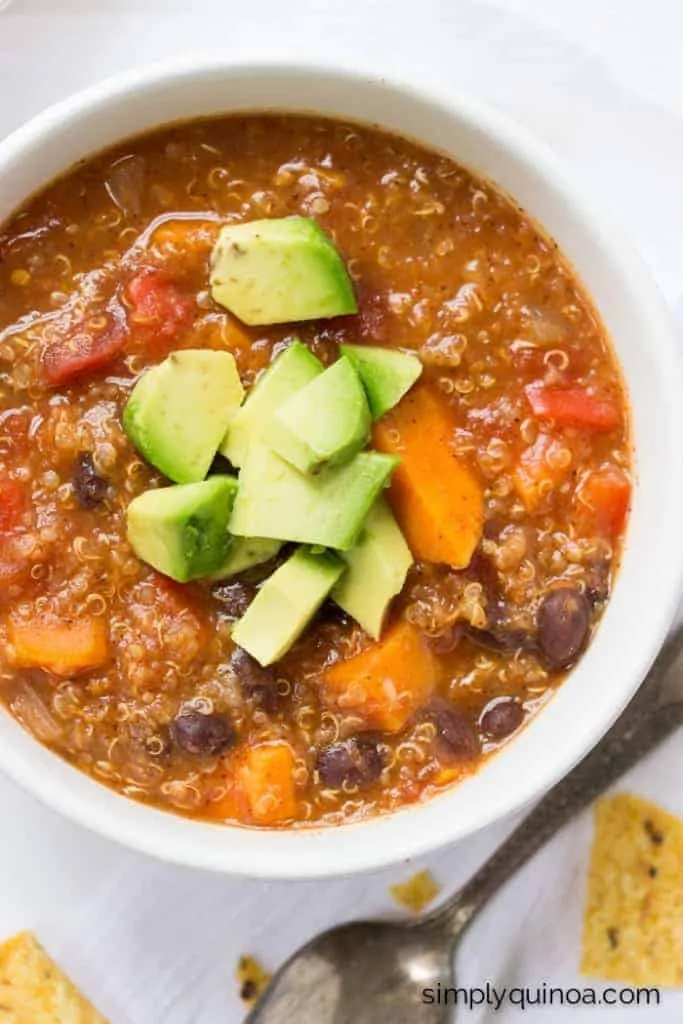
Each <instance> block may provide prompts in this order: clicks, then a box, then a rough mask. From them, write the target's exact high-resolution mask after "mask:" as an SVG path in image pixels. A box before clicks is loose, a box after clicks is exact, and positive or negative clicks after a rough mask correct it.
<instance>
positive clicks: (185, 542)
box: [127, 476, 237, 583]
mask: <svg viewBox="0 0 683 1024" xmlns="http://www.w3.org/2000/svg"><path fill="white" fill-rule="evenodd" d="M236 492H237V481H236V480H235V479H234V477H231V476H212V477H211V478H210V479H209V480H203V481H202V482H201V483H198V484H176V485H175V486H173V487H160V488H158V489H157V490H153V491H145V492H144V493H143V494H140V495H139V496H138V497H137V498H134V499H133V501H131V503H130V505H129V506H128V512H127V524H128V540H129V542H130V544H131V546H132V548H133V551H134V552H135V554H136V555H137V556H138V558H141V559H142V561H143V562H147V563H148V564H149V565H151V566H153V567H154V568H155V569H157V570H158V571H159V572H162V573H163V574H164V575H165V576H170V577H171V579H174V580H177V581H178V582H179V583H186V582H187V581H188V580H192V579H196V578H197V577H199V576H207V575H209V574H210V573H212V572H215V571H216V569H218V568H219V566H220V565H221V564H222V563H223V562H224V560H225V556H226V551H227V547H228V544H229V541H230V537H229V534H228V522H229V520H230V514H231V512H232V506H233V502H234V500H235V494H236Z"/></svg>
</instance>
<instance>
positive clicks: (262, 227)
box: [210, 217, 358, 325]
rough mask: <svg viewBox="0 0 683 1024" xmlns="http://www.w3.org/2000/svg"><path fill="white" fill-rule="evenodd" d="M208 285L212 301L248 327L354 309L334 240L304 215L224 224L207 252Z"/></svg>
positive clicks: (343, 266) (326, 315)
mask: <svg viewBox="0 0 683 1024" xmlns="http://www.w3.org/2000/svg"><path fill="white" fill-rule="evenodd" d="M210 283H211V295H212V296H213V298H214V300H215V301H216V302H217V303H219V305H221V306H225V308H226V309H229V310H230V312H231V313H234V314H235V316H237V317H239V319H240V320H242V321H243V322H244V323H245V324H250V325H266V324H284V323H291V322H292V321H293V320H318V319H320V318H322V317H330V316H341V315H342V314H344V313H356V312H357V309H358V307H357V305H356V297H355V295H354V293H353V286H352V284H351V278H350V277H349V275H348V272H347V270H346V267H345V265H344V261H343V260H342V258H341V256H340V255H339V253H338V252H337V250H336V248H335V245H334V242H333V241H332V239H331V238H330V237H329V236H328V235H326V234H325V232H324V231H323V230H322V228H320V227H318V225H317V224H316V223H315V221H313V220H309V219H308V217H281V218H279V219H273V220H252V221H249V222H247V223H246V224H228V225H227V226H226V227H224V228H223V229H222V230H221V232H220V234H219V236H218V240H217V241H216V245H215V246H214V250H213V253H212V255H211V279H210Z"/></svg>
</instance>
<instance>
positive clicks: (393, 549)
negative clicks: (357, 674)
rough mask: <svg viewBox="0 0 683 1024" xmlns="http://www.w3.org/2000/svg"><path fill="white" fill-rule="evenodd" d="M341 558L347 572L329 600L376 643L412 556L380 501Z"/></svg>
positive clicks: (385, 503)
mask: <svg viewBox="0 0 683 1024" xmlns="http://www.w3.org/2000/svg"><path fill="white" fill-rule="evenodd" d="M342 558H343V559H344V561H345V562H346V566H347V570H346V572H345V573H344V576H343V577H342V579H341V580H340V581H339V583H337V585H336V587H335V588H334V590H333V591H332V599H333V600H334V601H336V603H337V604H338V605H339V607H340V608H343V609H344V611H345V612H347V613H348V614H349V615H350V616H351V617H352V618H354V619H355V620H356V622H358V623H359V624H360V625H361V626H362V627H363V629H364V630H365V632H366V633H369V634H370V636H371V637H373V638H374V639H375V640H379V638H380V635H381V632H382V626H383V624H384V619H385V616H386V613H387V609H388V607H389V603H390V602H391V599H392V598H393V597H395V596H396V594H398V593H400V591H401V589H402V587H403V584H404V583H405V580H406V575H407V574H408V569H410V567H411V565H412V564H413V556H412V555H411V553H410V548H409V547H408V545H407V544H406V542H405V540H404V537H403V534H402V533H401V531H400V529H399V526H398V524H397V522H396V520H395V519H394V517H393V515H392V512H391V509H390V508H389V505H388V503H387V501H386V500H385V499H384V498H379V499H378V500H377V501H376V502H375V504H374V505H373V507H372V508H371V510H370V513H369V515H368V517H367V519H366V520H365V525H364V527H363V530H362V532H361V535H360V537H359V538H358V540H357V542H356V544H355V545H354V546H353V547H352V548H351V549H350V550H349V551H345V552H344V553H343V555H342Z"/></svg>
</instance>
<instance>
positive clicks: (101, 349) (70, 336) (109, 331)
mask: <svg viewBox="0 0 683 1024" xmlns="http://www.w3.org/2000/svg"><path fill="white" fill-rule="evenodd" d="M125 343H126V329H125V325H124V323H123V321H122V318H121V317H118V316H115V315H114V314H113V313H111V312H105V313H100V314H98V315H95V316H92V317H90V318H89V319H88V320H85V321H83V323H80V324H77V325H76V326H75V327H73V328H72V329H71V330H70V331H69V332H68V333H67V334H66V335H65V336H64V337H63V338H61V339H60V340H59V341H56V342H53V344H51V345H49V346H48V347H47V348H46V349H45V351H44V352H43V370H44V372H45V376H46V377H47V379H48V381H49V382H50V384H54V385H56V386H59V385H60V384H68V383H69V382H70V381H72V380H73V379H74V378H75V377H81V376H83V375H84V374H87V373H95V372H96V371H97V370H101V369H102V368H103V367H105V366H107V365H108V364H109V363H111V362H112V361H113V360H114V359H116V357H117V356H118V355H120V354H121V352H122V350H123V347H124V345H125Z"/></svg>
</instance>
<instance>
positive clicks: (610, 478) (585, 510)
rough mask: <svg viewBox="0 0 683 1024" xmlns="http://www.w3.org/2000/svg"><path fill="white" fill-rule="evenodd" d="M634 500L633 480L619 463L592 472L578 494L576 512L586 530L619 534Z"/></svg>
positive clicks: (610, 535)
mask: <svg viewBox="0 0 683 1024" xmlns="http://www.w3.org/2000/svg"><path fill="white" fill-rule="evenodd" d="M630 500H631V481H630V480H629V478H628V477H627V475H626V473H624V472H623V470H621V469H617V467H616V466H608V467H606V468H605V469H597V470H595V471H594V472H592V473H590V474H589V475H588V476H587V477H586V479H585V480H584V482H583V483H582V485H581V487H580V488H579V490H578V492H577V495H576V512H577V518H578V520H579V523H580V525H581V526H582V527H583V528H584V529H588V530H595V531H596V532H597V533H601V534H606V535H607V536H609V537H616V536H618V535H619V534H620V533H621V530H622V528H623V526H624V521H625V519H626V514H627V512H628V508H629V503H630Z"/></svg>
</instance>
